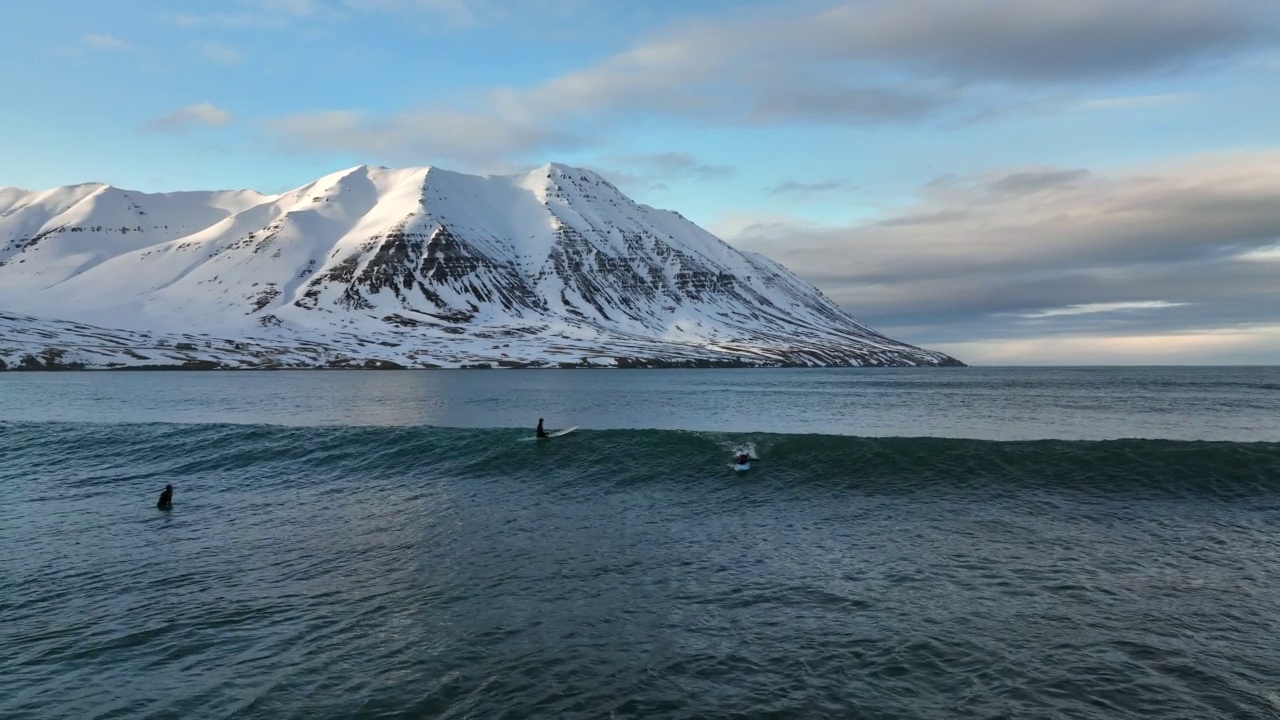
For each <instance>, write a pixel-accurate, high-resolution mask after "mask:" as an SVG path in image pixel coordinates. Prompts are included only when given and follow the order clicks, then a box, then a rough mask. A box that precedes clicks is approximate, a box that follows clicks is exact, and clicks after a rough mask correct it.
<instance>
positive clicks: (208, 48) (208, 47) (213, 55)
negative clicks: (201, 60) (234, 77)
mask: <svg viewBox="0 0 1280 720" xmlns="http://www.w3.org/2000/svg"><path fill="white" fill-rule="evenodd" d="M196 49H197V50H199V51H200V54H201V55H203V56H204V57H205V58H207V59H209V60H211V61H213V62H215V63H217V64H219V65H238V64H240V61H241V60H244V55H243V54H241V53H240V51H239V50H235V49H233V48H229V47H227V46H226V45H223V44H221V43H216V42H213V41H211V40H206V41H203V42H199V43H196Z"/></svg>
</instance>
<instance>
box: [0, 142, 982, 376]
mask: <svg viewBox="0 0 1280 720" xmlns="http://www.w3.org/2000/svg"><path fill="white" fill-rule="evenodd" d="M0 311H5V312H3V313H0V362H3V363H5V366H6V367H8V368H10V369H13V368H15V367H26V368H31V369H44V368H50V367H126V366H137V365H148V366H150V365H163V366H181V367H263V366H269V367H274V366H283V367H317V366H361V367H363V366H364V365H365V364H366V363H369V364H372V365H377V366H383V367H391V366H396V367H399V366H403V367H464V366H517V367H529V366H532V367H559V366H567V367H580V366H598V365H603V366H622V367H647V366H668V365H675V366H715V365H724V366H752V365H957V364H960V363H958V362H957V361H956V360H954V359H952V358H950V357H948V356H946V355H943V354H941V353H936V352H931V351H928V350H922V349H920V348H916V347H913V346H910V345H906V344H904V343H900V342H897V341H894V340H891V339H889V338H886V337H884V336H883V335H880V334H879V333H876V332H874V331H872V330H871V329H869V328H867V327H866V326H864V325H862V324H861V323H859V322H858V321H856V320H855V319H853V318H852V317H851V316H850V315H849V314H848V313H846V312H845V311H844V310H842V309H841V308H840V307H838V306H837V305H835V304H834V303H832V302H831V301H830V300H829V299H827V298H826V297H825V296H823V295H822V294H821V293H820V292H819V291H818V290H817V289H816V288H814V287H813V286H811V285H809V284H808V283H806V282H804V281H803V280H801V279H799V278H798V277H796V276H795V275H793V274H792V273H791V272H789V271H788V270H786V269H785V268H783V267H782V266H780V265H778V264H777V263H775V262H773V261H771V260H769V259H767V258H765V257H763V256H760V255H757V254H753V253H745V252H741V251H739V250H736V249H734V248H732V247H730V246H729V245H727V244H726V243H724V242H723V241H721V240H719V239H718V238H716V237H714V236H713V235H711V234H710V233H708V232H706V231H705V230H703V229H701V228H699V227H698V226H696V225H694V224H693V223H691V222H689V221H688V220H686V219H684V218H683V217H681V216H680V215H679V214H678V213H674V212H669V211H665V210H658V209H654V208H651V207H648V206H643V205H637V204H636V203H634V202H632V201H631V200H630V199H628V198H627V197H626V196H624V195H623V194H622V193H621V192H619V191H618V190H617V188H615V187H614V186H613V185H611V184H609V183H608V182H607V181H606V180H604V179H602V178H601V177H599V176H598V175H596V174H594V173H592V172H590V171H586V170H579V169H575V168H571V167H567V166H564V165H557V164H551V165H547V166H544V167H542V168H539V169H537V170H535V171H533V172H531V173H528V174H525V175H515V176H488V177H476V176H469V175H462V174H459V173H453V172H449V171H446V170H441V169H439V168H408V169H398V170H397V169H387V168H371V167H364V166H362V167H357V168H352V169H349V170H344V171H342V172H339V173H335V174H333V175H329V176H326V177H323V178H321V179H319V180H317V181H315V182H313V183H310V184H308V185H306V186H304V187H301V188H299V189H297V190H294V191H292V192H288V193H284V194H282V195H274V196H267V195H261V194H259V193H255V192H251V191H241V192H186V193H166V194H144V193H135V192H129V191H123V190H119V189H116V188H113V187H110V186H106V185H93V184H90V185H75V186H68V187H62V188H55V189H53V190H47V191H42V192H28V191H23V190H17V189H14V188H4V189H0ZM179 346H186V348H187V349H179ZM126 350H127V351H128V352H126ZM50 352H52V353H54V354H55V355H56V357H54V356H50V355H49V353H50ZM130 353H131V354H130ZM134 356H144V359H139V358H138V357H134Z"/></svg>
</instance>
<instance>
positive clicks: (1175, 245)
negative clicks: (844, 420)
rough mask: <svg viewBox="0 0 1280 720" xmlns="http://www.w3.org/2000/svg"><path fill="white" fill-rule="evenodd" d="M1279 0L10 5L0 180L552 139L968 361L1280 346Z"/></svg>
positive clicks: (1221, 356)
mask: <svg viewBox="0 0 1280 720" xmlns="http://www.w3.org/2000/svg"><path fill="white" fill-rule="evenodd" d="M690 8H692V9H690ZM1278 11H1280V4H1277V3H1274V2H1270V1H1263V0H1258V1H1256V2H1255V1H1251V0H1071V2H1062V1H1056V0H1055V1H1053V2H1050V1H1049V0H894V1H892V2H890V1H888V0H849V1H844V2H838V1H835V0H793V1H791V2H785V3H768V2H732V1H729V0H714V1H713V0H706V1H704V2H700V3H697V4H692V3H634V2H622V1H621V0H594V1H587V0H541V1H538V2H535V1H533V0H506V1H501V0H258V1H257V2H247V1H246V2H240V1H239V0H226V1H224V2H219V3H207V2H176V1H170V2H159V1H158V0H153V1H143V0H115V1H113V2H111V3H100V2H71V1H70V0H61V1H58V0H51V1H50V2H45V3H39V4H36V3H28V4H22V5H15V6H14V7H11V8H8V9H7V13H6V22H5V23H3V24H2V25H0V57H2V58H3V59H4V60H5V61H6V62H5V65H4V66H5V67H7V68H9V69H10V71H9V73H7V75H6V77H5V85H4V94H5V98H6V102H5V103H3V104H0V157H3V158H4V164H3V165H2V166H0V185H17V186H21V187H27V188H44V187H52V186H56V185H64V184H71V183H76V182H86V181H105V182H110V183H112V184H115V185H119V186H122V187H126V188H131V189H137V190H145V191H158V190H174V189H212V188H241V187H252V188H254V189H258V190H262V191H267V192H272V191H280V190H284V189H287V188H291V187H295V186H298V185H301V184H303V183H306V182H308V181H309V180H311V179H314V178H315V177H318V176H320V175H322V174H325V173H328V172H332V171H334V170H336V169H339V168H342V167H346V166H350V165H356V164H362V163H377V164H385V165H392V166H403V165H425V164H431V165H439V166H441V167H446V168H450V169H455V170H462V171H469V172H514V171H518V170H522V169H527V168H531V167H534V166H537V165H541V164H543V163H545V162H547V161H550V160H555V161H559V162H566V163H570V164H577V165H582V166H586V167H591V168H593V169H596V170H598V171H600V172H601V173H603V174H604V175H605V176H606V177H608V178H610V179H611V180H613V181H614V182H615V183H616V184H618V185H619V186H620V187H622V188H623V189H624V190H625V191H627V192H628V193H629V194H630V195H631V196H632V197H634V198H635V199H637V200H638V201H641V202H647V203H650V204H654V205H659V206H663V207H669V208H672V209H676V210H679V211H680V212H682V213H683V214H684V215H686V216H688V217H690V218H691V219H693V220H694V221H695V222H698V223H699V224H701V225H703V226H705V227H707V228H709V229H711V230H712V231H714V232H716V233H718V234H720V235H721V236H722V237H724V238H725V239H726V240H728V241H730V242H731V243H733V244H735V245H737V246H739V247H743V248H747V249H752V250H759V251H762V252H765V253H766V254H769V255H771V256H772V257H775V258H776V259H778V260H780V261H782V262H783V263H784V264H787V265H788V266H789V267H791V268H792V269H794V270H796V271H797V272H799V273H800V274H801V275H802V276H804V277H806V278H807V279H809V280H811V281H813V282H814V283H815V284H817V285H818V286H819V287H820V288H822V289H823V290H824V291H825V292H826V293H827V294H828V295H830V296H831V297H832V298H833V299H835V300H837V301H838V302H840V303H841V304H843V305H844V306H846V307H847V308H848V309H849V310H850V311H852V312H853V313H854V314H855V315H856V316H858V317H859V318H860V319H862V320H864V321H866V322H868V323H869V324H871V325H872V326H874V327H876V328H877V329H880V330H882V331H884V332H886V333H887V334H889V335H891V336H894V337H899V338H901V339H904V340H907V341H910V342H913V343H916V344H920V345H925V346H928V347H934V348H937V349H941V350H944V351H948V352H951V353H952V354H955V355H956V356H958V357H961V358H962V359H965V360H967V361H971V362H975V363H988V364H993V363H1013V364H1020V363H1085V364H1091V363H1280V291H1277V289H1276V288H1277V287H1280V283H1277V282H1276V278H1277V273H1276V271H1277V270H1278V269H1280V12H1278Z"/></svg>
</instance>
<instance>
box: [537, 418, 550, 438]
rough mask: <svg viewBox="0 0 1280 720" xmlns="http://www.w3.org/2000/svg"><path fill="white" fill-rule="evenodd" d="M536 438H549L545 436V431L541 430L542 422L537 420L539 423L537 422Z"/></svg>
mask: <svg viewBox="0 0 1280 720" xmlns="http://www.w3.org/2000/svg"><path fill="white" fill-rule="evenodd" d="M538 437H540V438H544V437H549V436H548V435H547V431H546V430H543V429H542V421H541V420H539V421H538Z"/></svg>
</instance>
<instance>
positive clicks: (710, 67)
mask: <svg viewBox="0 0 1280 720" xmlns="http://www.w3.org/2000/svg"><path fill="white" fill-rule="evenodd" d="M304 5H305V6H306V8H307V9H308V11H309V12H312V13H320V12H321V9H322V8H325V9H327V10H329V11H333V12H338V10H336V9H335V8H341V9H342V10H345V11H347V12H352V11H362V12H393V11H394V12H400V13H404V12H409V11H414V12H418V13H428V14H429V13H435V14H437V15H440V14H443V15H445V16H448V15H450V14H452V15H454V16H456V17H454V20H453V22H468V21H469V20H468V17H470V18H472V19H473V20H475V19H478V18H480V17H481V15H479V14H477V13H485V12H498V11H496V10H493V9H492V8H498V7H502V5H501V4H494V3H492V2H478V1H477V0H471V1H469V2H462V1H461V0H430V1H428V2H420V1H416V0H344V1H343V2H342V3H341V4H340V5H333V6H328V5H325V6H315V7H312V5H311V4H310V3H307V4H304ZM301 9H302V8H297V9H295V12H296V11H300V10H301ZM1276 19H1277V6H1273V5H1272V4H1269V3H1263V2H1252V1H1250V0H1073V1H1072V2H1058V1H1052V2H1051V1H1049V0H1038V1H1032V0H951V1H950V2H945V3H941V2H937V1H936V0H847V1H845V2H827V3H822V4H814V3H804V4H779V5H773V6H767V7H763V8H759V7H756V8H754V9H746V10H740V11H738V12H735V13H730V14H728V15H725V16H722V17H718V18H699V19H694V20H689V21H686V22H683V23H680V24H676V25H674V26H671V27H668V28H665V29H664V30H663V31H662V32H659V33H655V34H653V35H652V36H650V37H649V38H647V39H643V40H641V41H640V42H638V43H636V44H635V45H633V46H632V47H630V48H628V49H626V50H624V51H622V52H619V53H616V54H614V55H611V56H607V57H605V58H603V59H601V60H599V61H598V62H596V63H594V64H591V65H588V66H585V67H582V68H579V69H577V70H573V71H571V72H567V73H565V74H562V75H560V76H558V77H554V78H550V79H548V80H546V81H544V82H542V83H540V84H537V85H533V86H531V87H525V88H511V87H497V88H490V89H489V90H487V91H485V92H482V93H481V94H480V95H479V96H475V97H471V98H468V99H467V100H466V102H465V103H451V104H445V105H437V106H429V107H424V108H416V109H406V110H404V111H403V112H399V113H394V114H390V115H383V116H372V115H368V116H363V117H362V119H361V121H360V123H359V125H358V127H356V128H355V130H356V131H357V133H358V134H359V136H360V140H359V141H358V142H355V143H353V142H352V141H350V140H348V139H346V138H344V137H343V136H341V135H338V134H335V133H332V132H328V131H327V130H325V128H326V127H328V126H329V125H330V124H331V122H332V120H333V117H334V115H333V113H335V112H339V113H341V112H346V111H342V110H334V109H327V110H320V111H317V112H315V113H312V114H310V115H311V116H312V117H311V118H310V119H308V116H307V115H306V114H299V115H294V116H291V117H289V118H286V119H282V121H281V122H277V123H273V124H271V125H269V127H270V128H273V129H284V130H286V131H288V132H290V133H291V135H290V136H289V137H287V138H284V139H285V140H287V142H288V143H289V144H290V145H291V146H293V147H294V148H295V149H299V150H301V149H310V150H314V151H317V152H332V151H343V150H350V149H352V147H353V146H355V147H366V148H368V147H376V148H378V149H379V152H380V153H381V157H380V159H383V160H387V161H391V162H398V163H399V162H416V161H437V160H439V159H445V160H459V161H461V162H462V163H463V164H464V165H476V164H483V163H493V162H496V161H502V162H511V161H513V160H519V159H521V158H525V157H531V158H538V159H540V158H542V157H544V156H545V154H546V153H548V152H549V151H551V150H555V149H564V148H565V147H567V146H573V147H584V146H587V145H590V144H593V143H595V142H600V141H601V140H602V139H603V138H607V137H608V136H609V135H610V133H611V131H612V130H613V129H614V128H617V127H619V126H622V125H626V124H628V123H635V122H637V121H638V120H639V119H645V120H650V119H654V118H657V119H662V120H671V121H677V122H686V123H701V124H718V125H728V126H732V125H762V124H774V125H776V124H787V125H795V124H825V125H849V126H856V125H866V124H883V123H902V122H913V123H920V122H931V121H937V122H940V123H943V125H944V126H956V125H960V126H963V125H964V124H969V123H973V122H983V121H987V120H990V119H993V118H998V117H1001V116H1002V115H1003V114H1006V113H1008V112H1011V111H1018V109H1019V108H1021V109H1022V110H1021V111H1027V109H1029V108H1037V107H1041V106H1043V105H1044V104H1045V103H1046V102H1048V103H1049V104H1050V105H1052V106H1054V107H1061V101H1060V100H1056V99H1053V98H1052V97H1051V98H1050V99H1049V100H1046V99H1045V98H1044V97H1040V95H1041V94H1043V93H1049V95H1050V96H1053V97H1057V96H1058V95H1061V94H1062V93H1064V92H1065V93H1067V94H1068V95H1069V94H1072V93H1074V92H1076V91H1077V90H1078V88H1079V85H1080V84H1082V83H1094V84H1098V83H1106V82H1110V81H1115V80H1123V79H1132V78H1135V77H1142V76H1150V75H1152V74H1157V73H1167V72H1171V71H1176V70H1179V69H1182V68H1186V67H1188V66H1191V65H1193V64H1196V63H1201V62H1207V61H1212V60H1217V59H1221V58H1228V57H1232V56H1234V55H1237V54H1239V53H1242V52H1244V51H1245V50H1248V49H1251V48H1254V47H1258V46H1261V45H1264V44H1266V43H1268V42H1273V41H1274V40H1275V39H1276V37H1277V33H1276V30H1277V23H1276ZM477 21H478V20H477ZM1149 97H1150V96H1149ZM1050 100H1052V102H1050ZM1121 102H1122V101H1121V100H1120V99H1118V98H1112V99H1101V100H1094V101H1085V103H1084V105H1083V106H1082V107H1085V108H1094V109H1098V108H1102V107H1108V103H1110V106H1112V107H1118V106H1120V105H1121ZM1128 102H1130V103H1140V102H1142V101H1140V100H1134V99H1130V100H1129V101H1128ZM1147 102H1151V100H1150V99H1148V100H1147ZM450 118H453V119H460V118H467V119H468V122H467V123H462V124H463V125H467V124H470V121H474V122H475V123H477V124H479V125H481V126H483V127H485V128H486V129H488V130H490V131H492V132H494V133H496V134H497V137H498V140H499V141H498V143H497V146H496V147H495V146H493V145H491V144H490V143H489V141H488V139H487V138H486V137H485V136H484V135H483V134H481V133H476V132H465V131H464V132H454V130H455V129H456V128H457V127H458V125H459V123H456V122H452V121H448V119H450ZM315 128H318V129H319V131H318V132H312V130H313V129H315ZM464 130H465V128H464ZM425 150H431V151H432V152H434V153H436V154H437V156H436V157H424V156H422V155H421V153H422V152H423V151H425Z"/></svg>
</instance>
